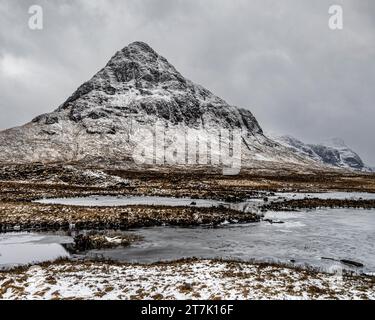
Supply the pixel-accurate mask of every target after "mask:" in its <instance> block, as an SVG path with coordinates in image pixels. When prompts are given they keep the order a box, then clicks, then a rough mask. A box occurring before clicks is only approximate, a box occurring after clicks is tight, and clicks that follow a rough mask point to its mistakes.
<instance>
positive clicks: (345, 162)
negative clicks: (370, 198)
mask: <svg viewBox="0 0 375 320" xmlns="http://www.w3.org/2000/svg"><path fill="white" fill-rule="evenodd" d="M272 139H273V140H275V141H277V142H279V143H280V144H282V145H284V146H286V147H288V148H290V149H292V150H293V151H294V152H296V154H299V155H301V156H304V157H309V158H311V159H313V160H315V161H318V162H320V163H324V164H327V165H330V166H333V167H339V168H347V169H352V170H360V171H371V169H370V168H369V167H366V166H365V164H364V163H363V161H362V159H361V158H360V156H359V155H358V154H357V153H355V152H354V151H353V150H352V149H350V148H349V147H348V146H347V145H346V144H345V142H344V141H343V140H342V139H339V138H333V139H330V140H327V141H325V142H323V143H321V144H306V143H304V142H302V141H300V140H298V139H296V138H294V137H292V136H272Z"/></svg>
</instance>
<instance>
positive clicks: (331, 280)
mask: <svg viewBox="0 0 375 320" xmlns="http://www.w3.org/2000/svg"><path fill="white" fill-rule="evenodd" d="M0 298H2V299H75V298H81V299H375V279H374V277H358V276H357V277H355V276H344V277H341V276H339V275H337V274H336V275H331V274H324V273H315V272H311V271H307V270H297V269H290V268H286V267H278V266H265V265H253V264H248V263H238V262H221V261H209V260H186V261H180V262H170V263H163V264H155V265H131V264H121V265H120V264H118V265H116V264H111V263H101V262H69V261H62V262H57V263H54V264H51V263H49V264H41V265H36V266H31V267H29V268H24V269H22V268H20V269H15V270H11V271H2V272H0Z"/></svg>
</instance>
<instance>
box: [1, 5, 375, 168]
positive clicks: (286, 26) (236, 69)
mask: <svg viewBox="0 0 375 320" xmlns="http://www.w3.org/2000/svg"><path fill="white" fill-rule="evenodd" d="M32 4H39V5H41V6H42V7H43V10H44V28H43V30H30V29H29V27H28V19H29V16H30V15H29V14H28V9H29V6H30V5H32ZM332 4H340V5H342V7H343V13H344V29H343V30H335V31H333V30H331V29H330V28H329V27H328V19H329V14H328V8H329V6H330V5H332ZM136 40H140V41H144V42H147V43H148V44H149V45H151V46H152V47H153V48H154V49H155V50H156V51H157V52H159V53H160V54H161V55H163V56H165V57H166V58H167V59H168V60H169V61H170V62H171V63H172V64H173V65H174V66H175V67H176V68H177V69H178V70H179V71H180V72H181V73H182V74H183V75H184V76H185V77H187V78H189V79H191V80H193V81H194V82H197V83H199V84H202V85H203V86H205V87H206V88H208V89H209V90H211V91H212V92H213V93H215V94H216V95H218V96H220V97H222V98H223V99H225V100H226V101H227V102H229V103H230V104H233V105H237V106H241V107H244V108H248V109H250V110H251V111H252V112H253V113H254V115H255V116H256V117H257V119H258V121H259V122H260V124H261V126H262V127H263V129H264V130H265V131H271V132H276V133H282V134H291V135H293V136H295V137H298V138H300V139H302V140H305V141H306V142H319V141H322V140H325V139H326V138H330V137H341V138H343V139H344V140H345V141H346V142H347V144H348V145H349V146H351V147H352V148H353V149H354V150H355V151H357V152H358V153H359V154H360V155H361V156H362V157H363V159H364V160H365V162H367V163H368V164H370V165H373V166H375V142H374V134H375V125H374V121H375V105H374V102H375V1H373V0H360V1H358V0H332V1H330V0H318V1H317V0H309V1H308V0H250V1H249V0H185V1H180V0H118V1H110V0H103V1H99V0H71V1H68V0H67V1H64V0H59V1H40V0H39V1H38V0H32V1H26V0H25V1H21V0H17V1H15V0H0V112H1V117H0V129H5V128H8V127H12V126H16V125H20V124H23V123H25V122H28V121H29V120H31V119H32V118H33V117H34V116H36V115H38V114H40V113H45V112H49V111H52V110H54V109H56V108H57V107H58V106H59V105H60V104H61V103H62V102H64V100H65V99H66V98H67V97H68V96H69V95H70V94H71V93H72V92H73V91H74V90H75V89H76V88H77V87H78V86H79V85H80V84H81V83H82V82H84V81H86V80H88V79H90V78H91V76H92V75H93V74H95V73H96V72H97V71H98V70H99V69H100V68H102V67H103V66H104V65H105V64H106V62H107V61H108V60H109V58H110V57H111V56H112V55H113V54H114V53H115V52H116V51H117V50H119V49H121V48H123V47H124V46H126V45H127V44H129V43H130V42H133V41H136Z"/></svg>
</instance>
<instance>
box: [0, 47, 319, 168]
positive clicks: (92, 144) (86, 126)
mask: <svg viewBox="0 0 375 320" xmlns="http://www.w3.org/2000/svg"><path fill="white" fill-rule="evenodd" d="M223 81H224V80H223ZM155 126H159V127H162V128H163V133H162V134H163V135H162V136H161V138H160V136H159V137H157V135H156V134H154V135H153V136H151V137H150V136H148V137H144V136H143V135H141V132H143V129H149V130H153V129H154V128H155ZM222 129H228V130H231V131H233V130H241V132H242V134H241V137H240V139H241V140H240V141H241V142H240V143H241V151H240V154H239V155H238V154H233V157H234V158H235V157H237V158H240V160H239V161H242V166H245V167H257V166H259V167H262V166H264V165H266V166H269V165H271V163H272V164H275V163H276V164H278V165H286V164H290V165H292V166H293V165H295V164H299V165H308V166H315V165H316V163H315V162H313V161H311V160H309V159H307V158H306V157H301V156H299V155H297V154H296V153H294V152H291V151H290V150H289V149H288V148H285V147H284V146H281V145H280V144H278V143H275V142H274V141H272V140H271V139H269V138H267V137H266V136H265V135H264V134H263V131H262V129H261V127H260V126H259V124H258V122H257V120H256V119H255V117H254V116H253V115H252V113H251V112H250V111H249V110H246V109H241V108H237V107H234V106H231V105H229V104H228V103H226V102H225V101H224V100H223V99H221V98H219V97H217V96H215V95H214V94H212V93H211V92H210V91H208V90H207V89H205V88H203V87H202V86H200V85H197V84H194V83H193V82H191V81H190V80H187V79H185V78H184V77H183V76H182V75H181V74H180V73H179V72H178V71H177V70H176V69H175V68H174V67H173V66H172V65H171V64H170V63H169V62H168V61H167V60H166V59H165V58H164V57H162V56H160V55H159V54H157V53H156V52H155V51H154V50H153V49H152V48H151V47H149V46H148V45H147V44H145V43H143V42H134V43H132V44H130V45H128V46H127V47H125V48H123V49H122V50H120V51H118V52H117V53H116V54H115V55H114V56H113V57H112V58H111V59H110V60H109V62H108V63H107V65H106V66H105V67H104V68H103V69H102V70H100V71H99V72H98V73H96V74H95V75H94V76H93V78H92V79H91V80H89V81H87V82H85V83H84V84H82V85H81V86H80V87H79V88H78V89H77V90H76V91H75V92H74V93H73V94H72V95H71V96H70V97H69V98H68V99H67V100H66V101H65V102H64V103H63V104H62V105H61V106H59V107H58V109H57V110H55V111H53V112H51V113H48V114H43V115H40V116H38V117H36V118H35V119H34V120H32V121H31V122H30V123H27V124H25V125H24V126H21V127H16V128H12V129H8V130H5V131H3V132H0V162H16V163H27V162H60V161H61V162H67V161H81V162H88V163H94V162H95V163H107V164H108V163H112V164H113V163H116V164H119V165H126V166H132V165H134V157H133V155H134V150H135V149H136V148H137V147H138V146H139V144H143V145H144V146H145V150H146V151H147V149H150V148H154V149H156V150H153V152H151V153H150V152H148V157H149V158H150V157H151V158H152V159H151V162H153V163H156V164H159V165H160V164H163V153H165V149H168V147H171V146H172V147H177V148H178V147H180V149H181V148H182V149H183V150H185V149H186V148H187V147H186V146H187V145H188V143H193V144H194V143H195V141H190V142H189V139H190V138H186V137H187V134H186V132H187V131H188V130H190V131H193V133H194V134H195V136H196V137H199V146H203V144H205V143H207V144H206V147H207V146H208V147H211V146H213V145H214V143H212V144H211V138H212V137H213V136H215V135H217V132H218V130H222ZM155 137H157V138H155ZM150 140H152V141H150ZM185 147H186V148H185ZM224 147H228V148H229V149H231V148H232V149H231V150H234V148H233V146H230V145H229V143H228V144H227V145H226V146H225V145H221V150H222V149H223V148H224ZM214 149H215V148H211V150H214ZM215 150H216V149H215ZM180 151H181V150H180ZM142 152H143V153H142V155H144V151H142ZM146 153H147V152H146ZM174 155H175V152H174V151H172V152H170V154H169V156H171V157H173V156H174ZM215 156H217V155H211V157H208V158H211V159H208V163H211V164H218V162H217V161H216V160H215V161H213V158H215ZM158 157H159V158H158ZM193 158H194V157H193ZM165 159H166V157H165ZM165 159H164V160H165ZM186 159H187V158H186V157H185V158H184V155H182V158H181V156H180V159H179V160H180V162H181V160H182V162H184V160H186ZM174 160H175V162H176V159H174ZM193 160H194V159H193ZM180 162H179V164H180ZM186 162H188V160H186ZM172 163H173V161H172Z"/></svg>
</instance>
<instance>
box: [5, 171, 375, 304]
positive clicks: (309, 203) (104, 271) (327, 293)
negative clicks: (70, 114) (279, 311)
mask: <svg viewBox="0 0 375 320" xmlns="http://www.w3.org/2000/svg"><path fill="white" fill-rule="evenodd" d="M323 191H345V192H370V193H375V175H374V174H362V173H358V174H356V173H351V172H324V173H322V172H319V173H318V172H309V173H306V174H302V173H298V174H296V173H293V172H289V171H286V170H284V171H278V172H269V171H265V172H263V171H256V172H255V171H254V172H252V171H247V172H242V173H241V174H240V175H238V176H223V175H221V174H218V173H214V172H212V173H205V172H204V171H194V172H188V171H181V172H179V173H178V174H176V173H173V172H170V171H168V170H164V171H162V172H160V171H148V172H142V171H125V170H110V171H108V170H107V171H106V170H100V169H96V168H87V167H85V168H81V167H77V166H74V165H72V166H60V165H49V166H45V165H41V164H39V165H13V166H1V169H0V230H2V231H10V230H30V229H33V230H35V229H36V230H58V229H71V228H76V229H78V230H79V229H96V230H105V229H122V230H126V229H129V228H135V227H146V226H158V225H165V224H166V225H174V226H198V225H207V224H208V225H218V224H221V223H223V222H232V223H241V222H257V221H259V216H258V215H257V214H255V212H249V213H246V214H244V213H242V212H238V211H236V210H232V209H229V208H225V207H219V208H217V207H216V208H203V207H188V206H177V207H168V206H148V205H134V206H125V207H83V206H66V205H57V204H40V203H35V202H33V201H34V200H37V199H43V198H57V197H78V196H89V195H114V196H123V195H138V196H142V195H143V196H146V195H147V196H168V197H190V198H192V199H216V200H223V201H226V202H237V201H241V200H244V199H246V198H249V197H254V196H259V197H267V195H269V194H272V193H273V192H323ZM319 207H327V208H336V207H353V208H375V201H374V200H347V199H345V200H340V199H315V198H314V199H297V200H285V201H280V202H274V203H266V204H265V205H264V206H263V210H277V211H283V210H288V211H290V210H298V209H301V208H309V209H314V208H319ZM102 240H103V239H102ZM99 242H100V241H99ZM101 243H102V244H103V243H104V242H101ZM103 245H104V244H103ZM176 274H178V276H176ZM124 279H126V280H124ZM0 287H1V289H0V298H4V299H12V298H48V299H49V298H90V299H96V298H103V299H112V298H116V299H117V298H127V299H129V298H130V299H140V298H152V299H161V298H165V299H175V298H182V299H185V298H186V299H194V298H196V299H198V298H202V299H219V298H221V299H227V298H229V299H232V298H239V299H247V298H266V299H268V298H270V299H271V298H281V299H284V298H322V299H329V298H339V299H341V298H344V299H345V298H348V299H352V298H355V299H356V298H358V299H374V298H375V296H374V292H375V290H374V278H373V277H368V276H359V275H357V276H345V277H344V278H343V277H337V275H329V274H324V273H319V272H313V271H307V270H299V269H290V268H287V267H283V266H275V265H272V266H271V265H268V266H267V265H257V264H249V263H240V262H225V261H208V260H187V261H183V262H170V263H164V264H153V265H136V264H134V265H131V264H116V263H113V262H112V263H111V262H106V263H104V262H92V261H91V262H87V261H86V262H82V261H81V262H73V261H60V262H58V263H46V264H40V265H38V266H31V267H30V268H18V269H14V270H10V271H2V272H1V273H0Z"/></svg>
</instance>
